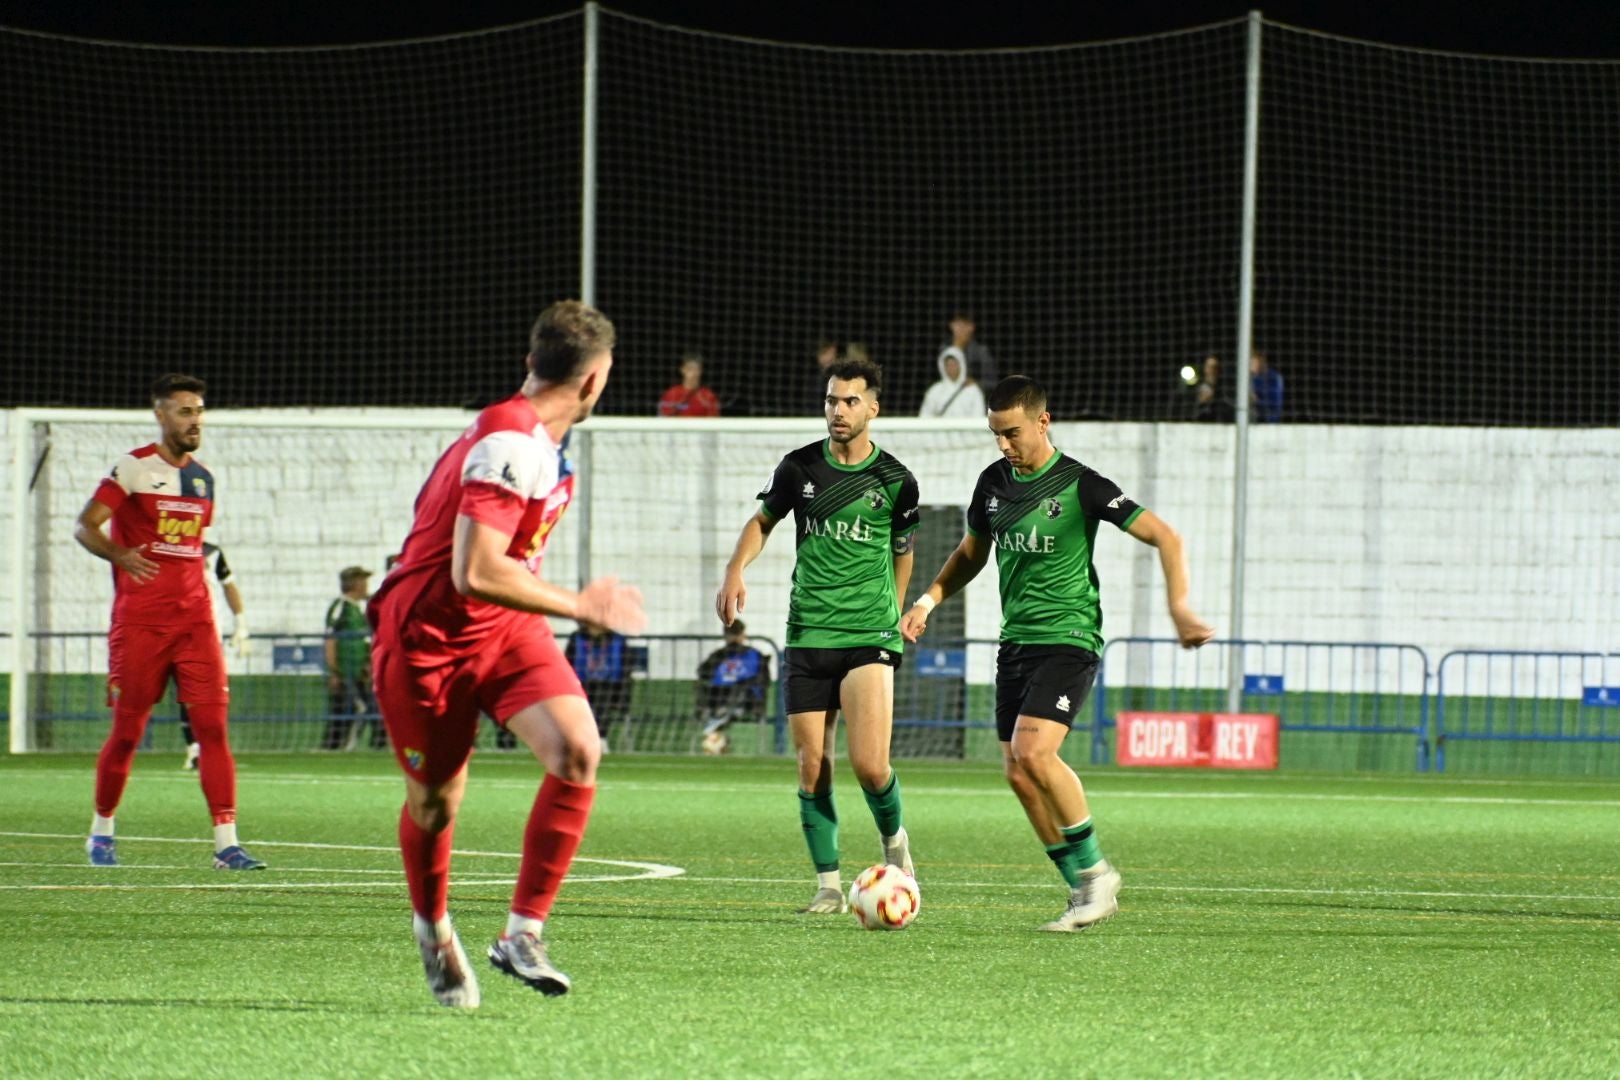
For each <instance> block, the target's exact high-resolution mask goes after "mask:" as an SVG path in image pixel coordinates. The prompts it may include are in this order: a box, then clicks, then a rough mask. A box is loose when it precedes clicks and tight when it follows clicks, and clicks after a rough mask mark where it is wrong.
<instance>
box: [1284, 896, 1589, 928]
mask: <svg viewBox="0 0 1620 1080" xmlns="http://www.w3.org/2000/svg"><path fill="white" fill-rule="evenodd" d="M1268 906H1270V907H1291V908H1302V909H1307V910H1311V911H1348V912H1358V911H1365V912H1379V913H1383V914H1392V915H1413V916H1436V915H1455V916H1458V917H1461V918H1467V917H1469V916H1473V917H1484V918H1495V919H1525V920H1533V921H1536V922H1589V923H1620V914H1616V913H1614V912H1604V911H1562V910H1551V911H1549V910H1546V909H1530V908H1504V907H1441V906H1438V905H1435V906H1427V907H1424V906H1419V905H1417V904H1375V903H1365V902H1363V903H1356V904H1345V903H1333V902H1321V901H1317V902H1305V901H1297V900H1283V901H1278V902H1276V903H1274V904H1270V905H1268Z"/></svg>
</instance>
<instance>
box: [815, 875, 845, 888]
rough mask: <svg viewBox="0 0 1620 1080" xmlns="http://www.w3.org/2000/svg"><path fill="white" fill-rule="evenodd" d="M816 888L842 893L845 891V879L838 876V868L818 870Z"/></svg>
mask: <svg viewBox="0 0 1620 1080" xmlns="http://www.w3.org/2000/svg"><path fill="white" fill-rule="evenodd" d="M816 888H818V889H831V890H832V891H833V892H835V893H841V892H843V891H844V879H843V878H841V877H839V876H838V871H837V870H817V871H816Z"/></svg>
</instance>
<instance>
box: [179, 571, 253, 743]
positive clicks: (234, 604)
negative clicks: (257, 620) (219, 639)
mask: <svg viewBox="0 0 1620 1080" xmlns="http://www.w3.org/2000/svg"><path fill="white" fill-rule="evenodd" d="M202 550H203V562H204V563H205V564H211V565H210V566H209V568H210V569H211V570H212V571H213V573H214V580H215V581H216V582H217V583H218V584H219V591H220V592H221V593H223V594H224V596H225V606H226V607H228V608H230V609H231V648H232V649H234V650H236V655H237V656H240V657H244V658H245V657H246V656H247V655H248V654H249V653H250V652H252V651H253V642H252V641H251V640H250V639H249V637H248V626H247V615H246V614H244V612H245V610H246V609H245V608H244V607H243V604H242V590H241V589H238V588H237V587H236V575H235V574H234V573H233V572H232V571H231V564H230V563H228V562H226V561H225V549H223V548H221V547H220V546H219V545H218V544H210V543H208V542H207V541H206V540H205V541H203V546H202ZM209 595H210V599H212V593H210V594H209ZM214 610H215V612H218V610H219V609H218V608H217V607H216V608H215V609H214ZM180 740H181V741H182V742H183V743H185V745H186V760H185V767H186V768H187V769H195V768H196V767H197V759H198V757H200V756H201V755H202V744H201V743H199V742H198V741H197V737H196V733H195V732H194V731H192V730H191V711H190V710H189V709H187V708H186V703H185V702H183V701H182V702H181V703H180Z"/></svg>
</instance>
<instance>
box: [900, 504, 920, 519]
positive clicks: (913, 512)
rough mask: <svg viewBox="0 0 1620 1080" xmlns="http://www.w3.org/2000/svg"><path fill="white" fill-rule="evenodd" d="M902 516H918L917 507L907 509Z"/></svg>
mask: <svg viewBox="0 0 1620 1080" xmlns="http://www.w3.org/2000/svg"><path fill="white" fill-rule="evenodd" d="M900 516H901V517H916V516H917V508H916V507H915V506H913V507H912V508H911V509H909V510H907V511H906V512H905V513H903V514H901V515H900Z"/></svg>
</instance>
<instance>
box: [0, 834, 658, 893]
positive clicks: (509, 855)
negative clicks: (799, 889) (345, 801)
mask: <svg viewBox="0 0 1620 1080" xmlns="http://www.w3.org/2000/svg"><path fill="white" fill-rule="evenodd" d="M0 836H11V837H18V838H22V839H29V840H80V841H82V840H83V839H84V838H83V837H82V836H80V835H79V834H77V833H37V832H10V831H0ZM119 839H120V840H126V841H131V842H133V843H138V844H191V845H194V846H197V847H201V846H203V844H204V843H205V841H201V840H198V839H197V838H196V837H176V836H121V837H119ZM252 844H253V846H254V847H264V848H304V849H310V850H316V851H369V852H387V853H388V854H391V855H397V854H398V853H399V848H397V847H394V846H391V845H390V846H385V845H381V844H318V843H310V842H306V841H299V840H254V841H252ZM450 854H451V855H459V856H462V857H463V858H486V859H516V858H518V857H519V853H518V852H512V851H471V850H465V849H459V848H457V849H452V850H451V852H450ZM574 862H575V864H576V865H577V864H579V863H594V864H595V865H598V866H604V867H623V868H625V869H627V870H634V871H638V872H637V873H631V874H592V875H589V876H585V875H578V874H574V875H570V877H569V880H570V881H574V882H578V883H580V884H587V883H590V882H608V881H652V880H656V879H658V878H670V877H679V876H681V875H682V874H685V873H686V869H685V867H681V866H670V865H667V864H665V863H656V862H640V861H637V860H632V859H598V858H592V857H590V856H586V855H576V856H575V857H574ZM0 866H35V867H39V866H48V867H63V866H68V867H77V868H80V869H83V868H84V864H82V863H0ZM95 869H96V873H97V874H98V875H99V874H107V873H112V874H118V873H123V872H125V871H128V870H135V869H152V870H156V869H164V870H195V869H197V867H195V866H163V867H156V866H152V867H134V866H119V867H104V868H95ZM271 869H272V870H276V871H278V872H286V873H295V874H315V873H324V874H392V875H394V876H396V877H403V876H404V872H403V871H402V870H368V869H356V870H350V869H347V868H344V867H324V868H323V867H297V868H290V869H286V870H282V869H281V868H276V867H272V868H271ZM486 878H487V875H469V876H463V877H458V878H457V879H456V880H457V881H458V882H460V883H461V884H464V885H487V884H506V885H510V884H512V883H513V882H514V881H515V880H516V878H514V877H499V878H494V879H491V880H486ZM374 884H378V883H377V882H369V881H347V882H300V883H297V884H293V883H291V882H261V881H259V880H257V879H254V880H251V881H246V880H243V879H241V878H236V879H234V881H233V882H231V883H227V884H218V885H213V884H210V885H145V886H142V885H136V886H128V885H115V886H107V885H102V884H99V883H98V884H95V885H9V884H8V885H0V889H9V890H16V889H82V888H151V889H228V888H256V889H264V888H286V889H315V888H322V887H327V886H329V887H332V888H350V889H352V888H357V887H364V886H369V885H374Z"/></svg>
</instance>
